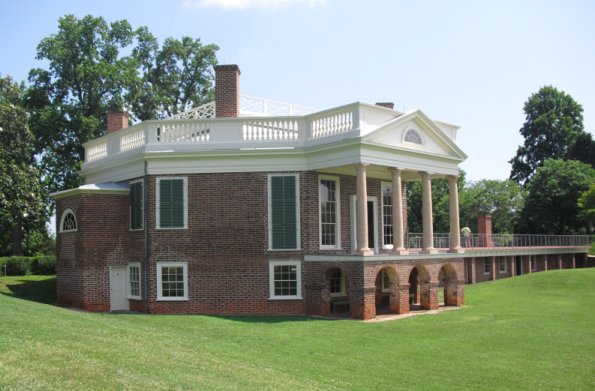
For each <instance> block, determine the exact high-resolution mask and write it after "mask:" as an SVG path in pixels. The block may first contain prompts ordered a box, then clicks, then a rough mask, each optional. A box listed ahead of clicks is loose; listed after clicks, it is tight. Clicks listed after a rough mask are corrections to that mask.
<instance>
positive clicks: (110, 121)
mask: <svg viewBox="0 0 595 391" xmlns="http://www.w3.org/2000/svg"><path fill="white" fill-rule="evenodd" d="M127 127H128V113H125V112H117V113H107V132H108V133H112V132H116V131H118V130H121V129H125V128H127Z"/></svg>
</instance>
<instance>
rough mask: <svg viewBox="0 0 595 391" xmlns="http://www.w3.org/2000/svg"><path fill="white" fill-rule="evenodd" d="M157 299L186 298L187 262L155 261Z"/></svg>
mask: <svg viewBox="0 0 595 391" xmlns="http://www.w3.org/2000/svg"><path fill="white" fill-rule="evenodd" d="M157 299H158V300H188V263H187V262H158V263H157Z"/></svg>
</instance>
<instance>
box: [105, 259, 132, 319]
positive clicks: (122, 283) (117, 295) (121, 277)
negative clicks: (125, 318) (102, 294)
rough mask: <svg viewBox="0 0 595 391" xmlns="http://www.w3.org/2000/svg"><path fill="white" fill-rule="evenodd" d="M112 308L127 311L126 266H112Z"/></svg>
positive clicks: (112, 309)
mask: <svg viewBox="0 0 595 391" xmlns="http://www.w3.org/2000/svg"><path fill="white" fill-rule="evenodd" d="M109 281H110V310H111V311H127V310H128V298H127V297H126V266H112V267H110V280H109Z"/></svg>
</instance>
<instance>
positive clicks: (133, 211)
mask: <svg viewBox="0 0 595 391" xmlns="http://www.w3.org/2000/svg"><path fill="white" fill-rule="evenodd" d="M143 208H144V206H143V182H142V181H136V182H132V183H130V229H142V228H143Z"/></svg>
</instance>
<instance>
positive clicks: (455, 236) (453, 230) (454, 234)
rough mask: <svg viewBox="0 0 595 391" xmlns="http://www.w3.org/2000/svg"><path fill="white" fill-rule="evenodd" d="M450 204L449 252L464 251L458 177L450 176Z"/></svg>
mask: <svg viewBox="0 0 595 391" xmlns="http://www.w3.org/2000/svg"><path fill="white" fill-rule="evenodd" d="M448 205H449V209H450V249H449V250H448V252H449V253H463V252H465V251H464V250H463V249H462V248H461V229H460V225H459V189H458V185H457V177H456V176H454V175H449V176H448Z"/></svg>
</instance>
